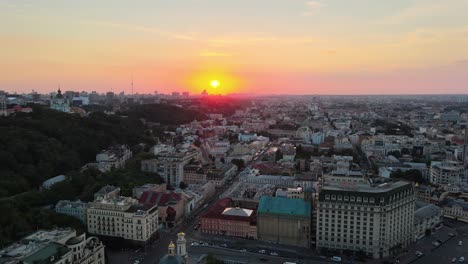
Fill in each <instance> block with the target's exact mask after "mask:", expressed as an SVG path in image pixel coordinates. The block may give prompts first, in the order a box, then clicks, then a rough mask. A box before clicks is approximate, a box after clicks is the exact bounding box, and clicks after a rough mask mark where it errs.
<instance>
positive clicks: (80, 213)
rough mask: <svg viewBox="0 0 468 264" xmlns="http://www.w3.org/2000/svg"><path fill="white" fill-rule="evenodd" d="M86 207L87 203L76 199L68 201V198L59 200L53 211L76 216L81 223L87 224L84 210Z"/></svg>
mask: <svg viewBox="0 0 468 264" xmlns="http://www.w3.org/2000/svg"><path fill="white" fill-rule="evenodd" d="M87 208H88V204H87V203H85V202H82V201H80V200H78V201H69V200H61V201H59V202H58V203H57V205H56V206H55V212H57V213H59V214H65V215H69V216H72V217H75V218H77V219H78V220H80V221H81V222H82V223H83V224H85V225H86V224H87V221H86V210H87Z"/></svg>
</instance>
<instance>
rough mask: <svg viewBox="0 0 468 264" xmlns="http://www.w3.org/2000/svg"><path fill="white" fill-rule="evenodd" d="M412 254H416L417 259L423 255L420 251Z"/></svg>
mask: <svg viewBox="0 0 468 264" xmlns="http://www.w3.org/2000/svg"><path fill="white" fill-rule="evenodd" d="M414 254H416V256H418V257H421V256H422V255H423V253H422V252H421V251H416V252H414Z"/></svg>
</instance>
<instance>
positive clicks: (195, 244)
mask: <svg viewBox="0 0 468 264" xmlns="http://www.w3.org/2000/svg"><path fill="white" fill-rule="evenodd" d="M190 245H191V246H198V245H199V244H198V242H192V244H190Z"/></svg>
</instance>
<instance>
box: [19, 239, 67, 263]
mask: <svg viewBox="0 0 468 264" xmlns="http://www.w3.org/2000/svg"><path fill="white" fill-rule="evenodd" d="M68 251H69V249H68V248H67V247H66V246H63V245H60V244H58V243H55V242H52V243H49V244H47V246H45V247H44V248H42V249H40V250H39V251H37V252H35V253H34V254H32V255H30V256H28V257H26V258H24V259H23V263H26V264H29V263H31V264H48V263H55V262H56V261H59V260H60V258H61V257H62V256H63V255H65V254H67V253H68ZM51 257H53V259H54V260H52V258H51Z"/></svg>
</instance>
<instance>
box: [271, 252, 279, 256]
mask: <svg viewBox="0 0 468 264" xmlns="http://www.w3.org/2000/svg"><path fill="white" fill-rule="evenodd" d="M270 255H272V256H278V253H276V252H271V253H270Z"/></svg>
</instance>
